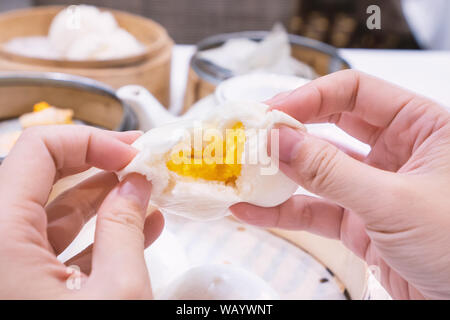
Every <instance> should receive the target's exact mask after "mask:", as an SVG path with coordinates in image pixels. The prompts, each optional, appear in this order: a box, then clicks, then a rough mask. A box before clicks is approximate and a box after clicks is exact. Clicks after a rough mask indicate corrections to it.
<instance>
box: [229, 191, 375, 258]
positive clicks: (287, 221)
mask: <svg viewBox="0 0 450 320" xmlns="http://www.w3.org/2000/svg"><path fill="white" fill-rule="evenodd" d="M230 210H231V212H232V213H233V215H234V216H235V217H236V218H238V219H239V220H242V221H244V222H246V223H249V224H252V225H256V226H260V227H265V228H282V229H287V230H303V231H308V232H312V233H315V234H318V235H320V236H324V237H327V238H331V239H338V240H341V241H342V242H343V243H344V245H346V246H347V247H348V248H349V249H350V250H352V251H353V252H354V253H355V254H357V255H358V256H360V257H363V256H364V253H365V250H366V248H367V244H368V242H369V238H368V236H367V234H366V232H365V231H364V224H363V223H362V222H361V220H360V219H359V218H358V217H356V216H355V215H354V214H350V213H349V212H348V211H347V210H344V209H343V208H342V207H340V206H338V205H336V204H333V203H331V202H328V201H326V200H322V199H319V198H314V197H309V196H305V195H294V196H292V197H291V198H290V199H289V200H287V201H286V202H284V203H282V204H280V205H278V206H276V207H272V208H264V207H258V206H255V205H251V204H249V203H238V204H236V205H233V206H231V207H230Z"/></svg>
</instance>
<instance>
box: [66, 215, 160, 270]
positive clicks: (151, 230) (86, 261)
mask: <svg viewBox="0 0 450 320" xmlns="http://www.w3.org/2000/svg"><path fill="white" fill-rule="evenodd" d="M163 228H164V217H163V215H162V214H161V212H159V211H154V212H152V213H151V214H150V215H149V216H148V217H147V218H146V219H145V223H144V237H145V240H144V245H145V248H148V247H149V246H150V245H151V244H152V243H153V242H154V241H155V240H156V239H157V238H158V237H159V235H160V234H161V232H162V229H163ZM92 249H93V244H90V245H89V246H88V247H86V248H85V249H84V250H83V251H81V252H79V253H78V254H77V255H75V256H73V257H72V258H70V259H69V260H67V261H66V262H65V263H64V264H65V265H67V266H71V265H76V266H78V267H79V268H80V270H81V271H82V272H83V273H84V274H86V275H89V274H90V273H91V270H92Z"/></svg>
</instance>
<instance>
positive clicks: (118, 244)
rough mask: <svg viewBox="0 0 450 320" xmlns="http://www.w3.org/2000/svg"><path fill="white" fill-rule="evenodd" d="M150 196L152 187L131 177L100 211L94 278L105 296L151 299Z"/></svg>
mask: <svg viewBox="0 0 450 320" xmlns="http://www.w3.org/2000/svg"><path fill="white" fill-rule="evenodd" d="M150 192H151V183H150V182H149V181H147V180H146V179H145V177H143V176H141V175H138V174H135V173H134V174H130V175H128V176H127V177H126V178H125V179H124V180H123V181H122V182H121V183H120V184H119V185H118V186H117V187H116V188H115V189H113V190H112V191H111V192H110V193H109V195H108V196H107V197H106V199H105V201H104V202H103V204H102V206H101V207H100V209H99V211H98V214H97V225H96V231H95V241H94V251H93V255H92V273H91V277H92V279H93V281H94V282H95V283H96V287H97V288H101V290H102V292H101V293H102V294H108V293H116V294H118V295H119V298H142V297H144V298H145V297H151V287H150V280H149V276H148V272H147V268H146V264H145V259H144V231H143V230H144V225H145V215H146V210H147V206H148V201H149V199H150Z"/></svg>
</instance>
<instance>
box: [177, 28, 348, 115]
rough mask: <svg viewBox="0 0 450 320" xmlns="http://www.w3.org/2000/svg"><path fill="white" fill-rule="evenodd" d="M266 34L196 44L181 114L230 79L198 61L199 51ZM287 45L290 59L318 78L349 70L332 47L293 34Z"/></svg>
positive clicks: (237, 34)
mask: <svg viewBox="0 0 450 320" xmlns="http://www.w3.org/2000/svg"><path fill="white" fill-rule="evenodd" d="M268 34H269V31H244V32H234V33H224V34H218V35H214V36H211V37H208V38H205V39H204V40H202V41H200V42H199V43H197V52H196V53H195V54H194V55H193V56H192V58H191V62H190V69H189V75H188V82H187V87H186V94H185V101H184V111H187V109H188V108H189V107H190V106H191V105H192V104H194V103H195V102H196V101H198V100H200V99H201V98H203V97H205V96H207V95H209V94H211V93H213V92H214V89H215V87H216V86H217V85H218V84H219V83H220V82H221V81H223V80H225V79H228V78H230V77H233V76H234V74H233V73H232V72H230V71H229V70H227V69H224V68H221V67H219V66H217V65H215V64H213V63H210V62H209V61H206V60H204V59H201V58H199V56H198V52H199V51H203V50H207V49H212V48H216V47H219V46H221V45H222V44H224V43H225V42H226V41H227V40H229V39H234V38H248V39H251V40H254V41H261V40H262V39H264V38H265V37H266V36H267V35H268ZM289 41H290V44H291V55H292V56H293V57H294V58H296V59H297V60H299V61H301V62H303V63H306V64H308V65H309V66H311V67H312V68H313V69H314V71H315V72H316V73H317V74H318V75H319V76H322V75H326V74H329V73H332V72H335V71H339V70H342V69H348V68H350V64H349V63H348V62H347V61H346V60H345V59H344V58H342V57H341V56H340V55H339V53H338V50H337V49H336V48H335V47H333V46H330V45H328V44H326V43H323V42H320V41H317V40H314V39H309V38H305V37H301V36H298V35H293V34H290V35H289Z"/></svg>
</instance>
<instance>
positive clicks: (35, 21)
mask: <svg viewBox="0 0 450 320" xmlns="http://www.w3.org/2000/svg"><path fill="white" fill-rule="evenodd" d="M62 9H64V7H63V6H49V7H36V8H30V9H24V10H16V11H9V12H5V13H3V14H0V44H2V43H5V42H7V41H9V40H11V39H13V38H16V37H27V36H46V35H47V34H48V30H49V27H50V24H51V21H52V19H53V18H54V17H55V16H56V14H57V13H58V12H60V11H61V10H62ZM101 10H106V9H101ZM107 10H108V11H110V12H111V13H112V14H113V15H114V17H115V19H116V20H117V22H118V24H119V26H120V27H122V28H124V29H125V30H127V31H128V32H130V33H131V34H132V35H133V36H135V37H136V39H137V40H139V41H140V42H141V43H142V44H143V45H144V47H145V50H144V52H143V53H142V54H139V55H136V56H131V57H126V58H121V59H110V60H100V61H99V60H87V61H74V60H63V59H42V58H33V57H27V56H23V55H19V54H15V53H11V52H8V51H6V50H5V49H3V48H1V46H0V69H1V70H2V71H39V72H43V71H51V72H60V73H70V74H75V75H80V76H84V77H88V78H92V79H95V80H98V81H101V82H104V83H106V84H108V85H110V86H111V87H113V88H116V89H117V88H119V87H121V86H123V85H127V84H138V85H141V86H143V87H145V88H147V89H148V90H149V91H150V92H151V93H152V94H153V95H154V96H155V97H156V98H157V99H158V100H159V101H160V102H161V103H162V104H163V105H165V106H168V104H169V86H170V63H171V57H172V47H173V41H172V39H171V38H170V37H169V35H168V34H167V32H166V30H165V29H164V28H163V27H162V26H161V25H159V24H158V23H156V22H154V21H152V20H150V19H147V18H144V17H140V16H137V15H133V14H129V13H125V12H122V11H116V10H109V9H107Z"/></svg>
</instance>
